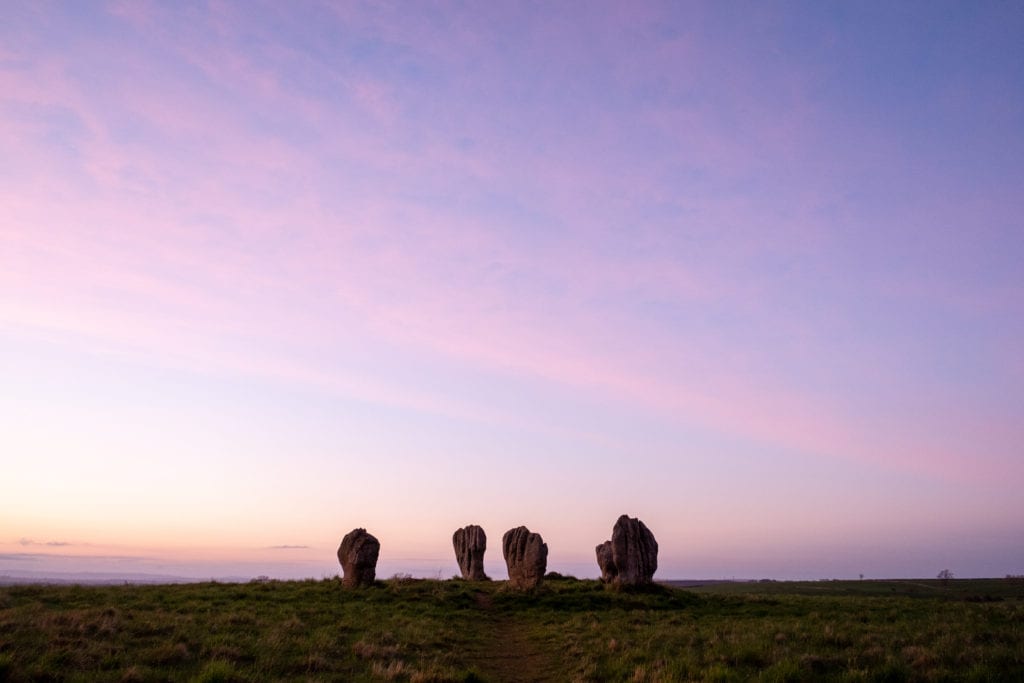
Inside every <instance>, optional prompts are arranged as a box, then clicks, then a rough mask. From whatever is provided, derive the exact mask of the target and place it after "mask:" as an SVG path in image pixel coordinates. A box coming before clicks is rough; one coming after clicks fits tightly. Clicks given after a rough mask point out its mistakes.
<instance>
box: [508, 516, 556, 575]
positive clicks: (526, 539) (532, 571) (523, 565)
mask: <svg viewBox="0 0 1024 683" xmlns="http://www.w3.org/2000/svg"><path fill="white" fill-rule="evenodd" d="M501 552H502V554H503V555H504V556H505V564H506V565H507V566H508V582H509V584H510V585H512V586H513V587H514V588H534V587H536V586H538V585H539V584H540V582H541V580H543V578H544V572H545V571H546V570H547V567H548V545H547V543H545V542H544V539H542V538H541V537H540V534H535V533H532V532H531V531H530V530H529V529H527V528H526V527H525V526H519V527H516V528H515V529H509V530H508V531H506V532H505V535H504V536H502V537H501Z"/></svg>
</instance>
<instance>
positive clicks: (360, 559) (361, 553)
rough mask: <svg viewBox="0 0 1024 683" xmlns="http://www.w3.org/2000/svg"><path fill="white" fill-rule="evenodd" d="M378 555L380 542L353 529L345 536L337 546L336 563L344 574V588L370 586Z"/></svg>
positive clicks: (362, 530) (373, 577)
mask: <svg viewBox="0 0 1024 683" xmlns="http://www.w3.org/2000/svg"><path fill="white" fill-rule="evenodd" d="M378 555H380V541H378V540H377V539H376V538H374V537H373V536H371V535H370V534H368V533H367V532H366V529H353V530H352V531H350V532H348V533H347V534H345V538H343V539H341V545H340V546H338V562H340V563H341V570H342V571H343V572H345V578H344V579H343V581H344V583H345V585H346V586H349V587H350V588H355V587H356V586H372V585H373V581H374V579H375V578H377V556H378Z"/></svg>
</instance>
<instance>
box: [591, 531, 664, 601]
mask: <svg viewBox="0 0 1024 683" xmlns="http://www.w3.org/2000/svg"><path fill="white" fill-rule="evenodd" d="M596 550H597V564H598V566H599V567H600V568H601V580H602V581H605V582H610V583H612V584H614V585H615V586H620V587H629V586H642V585H646V584H649V583H651V582H652V581H653V579H654V572H656V571H657V570H658V542H657V541H656V540H654V534H652V533H651V530H650V529H648V528H647V526H646V525H645V524H644V523H643V522H641V521H640V520H639V519H637V518H635V517H628V516H627V515H622V516H621V517H619V519H618V521H617V522H615V527H614V528H613V529H612V540H610V541H605V542H604V543H602V544H601V545H599V546H597V549H596ZM609 556H610V557H609Z"/></svg>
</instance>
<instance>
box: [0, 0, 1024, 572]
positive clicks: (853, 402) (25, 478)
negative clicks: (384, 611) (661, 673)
mask: <svg viewBox="0 0 1024 683" xmlns="http://www.w3.org/2000/svg"><path fill="white" fill-rule="evenodd" d="M2 14H3V20H2V21H0V463H2V466H0V491H2V494H0V575H5V574H7V575H15V574H19V573H20V574H22V575H29V574H33V575H57V574H62V573H69V572H79V573H81V572H101V573H109V574H115V575H125V576H127V575H135V574H160V575H168V576H183V577H193V578H209V577H229V576H233V577H243V578H244V577H251V576H258V575H267V576H273V577H280V578H299V577H315V578H319V577H324V576H333V575H335V574H337V573H338V572H339V571H340V567H339V565H338V562H337V559H336V557H335V553H336V550H337V546H338V543H339V542H340V540H341V537H342V536H343V535H344V534H345V533H347V532H348V531H350V530H351V529H353V528H356V527H365V528H366V529H368V530H369V531H370V532H371V533H372V534H374V535H375V536H376V537H377V538H378V539H379V540H380V543H381V553H380V562H379V565H378V575H379V576H384V577H386V576H390V575H392V574H395V573H410V574H412V575H414V576H424V577H441V578H447V577H449V576H451V575H453V574H455V573H457V565H456V562H455V557H454V553H453V551H452V547H451V535H452V532H453V531H454V530H455V529H456V528H458V527H461V526H464V525H466V524H471V523H472V524H479V525H481V526H483V528H484V529H485V531H486V532H487V535H488V537H489V539H490V543H489V546H490V547H489V549H488V552H487V555H486V565H485V566H486V569H487V571H488V573H489V574H490V575H491V576H492V577H494V578H504V577H505V576H506V573H505V568H504V564H503V561H502V557H501V547H500V540H501V536H502V534H503V533H504V531H506V530H507V529H510V528H512V527H515V526H519V525H526V526H528V527H529V528H530V529H531V530H533V531H536V532H538V533H540V534H541V535H542V536H543V538H544V539H545V541H546V542H547V544H548V546H549V559H548V567H549V569H551V570H555V571H560V572H563V573H571V574H575V575H577V576H581V577H593V576H597V575H599V571H598V568H597V564H596V561H595V557H594V547H595V545H597V544H598V543H600V542H602V541H604V540H606V539H608V538H609V537H610V534H611V529H612V525H613V524H614V522H615V520H616V519H617V518H618V516H619V515H620V514H624V513H625V514H629V515H630V516H634V517H639V518H640V519H642V520H643V521H644V522H645V523H646V525H647V526H648V527H649V528H650V529H651V530H652V532H653V533H654V534H655V536H656V538H657V540H658V543H659V546H660V553H659V559H658V561H659V570H658V574H657V575H656V578H665V579H670V578H732V577H736V578H762V577H771V578H779V579H798V578H811V579H813V578H849V577H857V576H859V575H861V574H863V575H864V576H865V577H868V578H882V577H933V576H935V574H936V573H937V572H938V571H939V570H941V569H949V570H950V571H952V572H953V573H954V575H956V576H1000V577H1001V576H1004V575H1006V574H1010V573H1013V574H1020V573H1024V543H1022V541H1021V539H1024V495H1021V490H1022V488H1024V446H1022V444H1024V419H1022V415H1024V192H1022V191H1021V188H1022V187H1024V42H1022V41H1021V40H1020V36H1021V35H1024V5H1021V4H1020V3H1015V2H995V1H981V2H969V3H968V2H954V3H944V2H931V1H929V2H901V3H891V2H769V3H755V2H728V1H727V2H708V3H690V2H685V3H683V2H666V3H661V2H639V3H633V2H630V3H626V2H612V3H600V2H587V3H578V2H561V1H559V2H550V3H528V2H508V3H468V4H463V3H425V2H423V3H420V2H416V3H356V2H323V3H321V2H294V3H278V2H209V3H206V2H146V1H144V0H138V1H134V0H133V1H130V2H98V1H96V2H80V3H79V2H75V3H67V2H48V1H45V0H43V1H33V2H21V1H20V0H15V1H13V2H10V1H9V2H5V3H4V5H3V10H2Z"/></svg>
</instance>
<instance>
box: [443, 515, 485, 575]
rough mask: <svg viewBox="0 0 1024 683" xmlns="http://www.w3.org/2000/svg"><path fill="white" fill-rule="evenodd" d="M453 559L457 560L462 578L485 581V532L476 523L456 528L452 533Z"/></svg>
mask: <svg viewBox="0 0 1024 683" xmlns="http://www.w3.org/2000/svg"><path fill="white" fill-rule="evenodd" d="M452 545H453V546H454V547H455V559H456V560H458V562H459V571H461V572H462V578H464V579H469V580H470V581H486V580H487V574H484V551H485V550H487V534H485V533H484V530H483V529H482V528H480V527H478V526H477V525H476V524H470V525H469V526H465V527H462V528H461V529H456V530H455V533H454V534H452Z"/></svg>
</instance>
